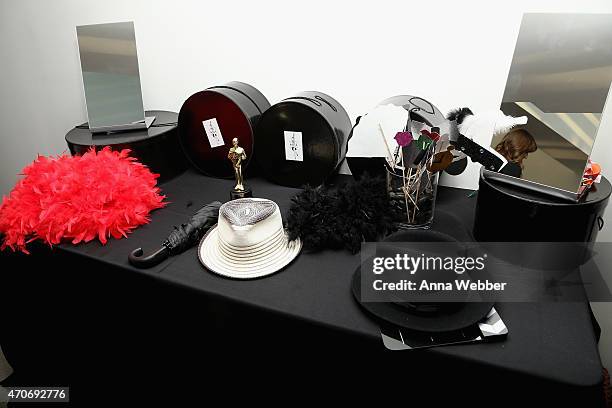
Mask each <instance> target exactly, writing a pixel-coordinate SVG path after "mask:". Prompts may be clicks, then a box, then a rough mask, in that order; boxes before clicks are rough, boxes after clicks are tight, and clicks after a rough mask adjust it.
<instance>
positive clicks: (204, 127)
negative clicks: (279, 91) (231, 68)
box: [178, 81, 270, 178]
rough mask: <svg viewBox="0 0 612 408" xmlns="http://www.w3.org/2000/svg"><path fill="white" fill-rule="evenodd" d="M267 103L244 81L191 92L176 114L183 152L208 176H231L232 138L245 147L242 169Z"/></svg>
mask: <svg viewBox="0 0 612 408" xmlns="http://www.w3.org/2000/svg"><path fill="white" fill-rule="evenodd" d="M269 107H270V103H269V102H268V100H267V99H266V97H265V96H264V95H263V94H262V93H261V92H259V90H257V89H256V88H255V87H253V86H251V85H249V84H246V83H243V82H236V81H234V82H229V83H227V84H225V85H219V86H213V87H210V88H208V89H205V90H203V91H200V92H197V93H195V94H193V95H191V96H190V97H189V98H187V100H186V101H185V102H184V103H183V106H182V107H181V110H180V112H179V118H178V132H179V140H180V142H181V146H182V148H183V150H184V152H185V155H186V156H187V158H188V159H189V161H190V162H191V164H192V165H193V166H194V167H195V168H196V169H198V170H200V171H201V172H202V173H204V174H206V175H208V176H213V177H219V178H232V177H233V176H234V170H233V168H232V164H231V162H230V161H229V160H228V159H227V152H228V150H229V148H230V147H231V146H232V139H233V138H238V143H239V145H240V146H241V147H243V148H244V150H245V153H246V155H247V159H246V160H245V162H243V169H246V168H247V166H248V164H249V162H250V160H251V158H252V156H253V147H254V146H253V145H254V140H255V133H254V129H255V126H256V125H257V122H258V121H259V119H260V117H261V115H262V113H263V112H265V110H266V109H268V108H269Z"/></svg>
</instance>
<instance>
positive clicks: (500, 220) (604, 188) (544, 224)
mask: <svg viewBox="0 0 612 408" xmlns="http://www.w3.org/2000/svg"><path fill="white" fill-rule="evenodd" d="M611 191H612V186H611V185H610V182H609V181H608V180H607V179H606V178H604V177H602V179H601V182H600V183H596V184H593V187H592V188H591V191H589V192H588V193H587V194H586V195H585V196H584V197H583V198H582V199H581V200H580V201H579V202H570V201H567V200H563V199H560V198H556V197H553V196H548V195H544V194H542V193H537V192H533V191H530V190H526V189H522V188H520V187H518V186H514V185H511V184H506V183H501V182H499V181H496V180H491V179H488V178H486V177H485V176H484V174H483V172H482V171H481V173H480V184H479V189H478V195H477V197H478V198H477V202H476V214H475V219H474V237H475V238H476V239H477V240H478V241H482V242H593V241H595V239H596V237H597V233H598V232H599V230H600V229H601V228H603V226H604V225H603V218H602V217H603V213H604V211H605V209H606V206H607V205H608V201H609V199H610V193H611Z"/></svg>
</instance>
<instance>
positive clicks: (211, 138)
mask: <svg viewBox="0 0 612 408" xmlns="http://www.w3.org/2000/svg"><path fill="white" fill-rule="evenodd" d="M202 126H204V131H205V132H206V137H208V143H209V144H210V147H211V148H213V149H214V148H215V147H219V146H223V145H224V144H225V142H224V141H223V135H222V134H221V129H219V124H218V123H217V118H212V119H208V120H204V121H202Z"/></svg>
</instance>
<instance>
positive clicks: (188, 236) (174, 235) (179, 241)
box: [128, 201, 221, 269]
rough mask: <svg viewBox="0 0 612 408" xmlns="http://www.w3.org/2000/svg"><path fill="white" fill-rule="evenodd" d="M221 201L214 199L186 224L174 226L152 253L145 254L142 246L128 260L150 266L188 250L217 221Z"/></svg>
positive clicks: (142, 266)
mask: <svg viewBox="0 0 612 408" xmlns="http://www.w3.org/2000/svg"><path fill="white" fill-rule="evenodd" d="M219 207H221V202H219V201H213V202H212V203H209V204H206V205H205V206H204V207H202V208H200V209H199V210H198V212H196V213H195V214H194V215H193V217H191V219H190V220H189V222H188V223H186V224H181V226H180V227H174V231H172V232H171V233H170V235H169V236H168V238H167V239H166V240H165V241H164V242H163V244H162V246H161V247H160V248H159V249H158V250H157V251H155V252H153V253H152V254H150V255H148V256H143V251H142V248H138V249H135V250H133V251H132V253H131V254H130V255H129V257H128V260H129V261H130V263H131V264H132V265H133V266H135V267H137V268H143V269H145V268H150V267H152V266H155V265H157V264H159V263H160V262H162V261H163V260H164V259H166V258H168V257H169V256H174V255H177V254H180V253H181V252H184V251H186V250H187V249H189V248H191V247H192V246H194V245H195V244H197V243H198V242H199V241H200V240H201V239H202V237H203V236H204V234H206V231H208V230H209V229H210V227H212V226H213V225H215V224H216V223H217V218H218V217H219Z"/></svg>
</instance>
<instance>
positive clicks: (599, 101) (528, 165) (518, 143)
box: [491, 13, 612, 198]
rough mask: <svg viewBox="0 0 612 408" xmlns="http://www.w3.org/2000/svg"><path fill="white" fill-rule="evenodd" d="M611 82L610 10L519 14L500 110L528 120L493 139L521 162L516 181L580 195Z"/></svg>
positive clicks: (510, 157)
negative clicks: (519, 23)
mask: <svg viewBox="0 0 612 408" xmlns="http://www.w3.org/2000/svg"><path fill="white" fill-rule="evenodd" d="M611 82H612V15H610V14H557V13H552V14H550V13H529V14H525V15H524V16H523V20H522V23H521V28H520V31H519V36H518V39H517V42H516V47H515V50H514V56H513V58H512V65H511V67H510V72H509V74H508V80H507V82H506V88H505V91H504V96H503V100H502V104H501V109H502V111H503V112H504V113H505V114H507V115H512V116H527V118H528V121H527V124H526V125H524V126H521V128H520V129H517V130H515V131H511V132H509V133H508V134H502V135H496V136H495V137H494V138H493V140H492V143H491V147H492V148H494V149H495V150H497V151H498V152H499V153H501V154H502V155H504V156H505V157H506V158H507V159H508V160H511V161H515V162H517V163H518V164H520V165H521V167H522V174H521V179H522V180H524V181H525V182H526V183H520V182H519V183H518V184H527V186H528V187H531V188H534V186H535V188H536V189H538V186H540V187H542V191H545V192H553V194H554V193H557V195H562V196H567V197H574V198H576V197H577V196H578V195H579V193H580V186H581V182H582V176H583V173H584V170H585V166H586V164H587V162H588V158H589V156H590V154H591V150H592V148H593V144H594V142H595V137H596V135H597V130H598V128H599V123H600V121H601V114H602V112H603V110H604V105H605V103H606V99H607V96H608V92H609V90H610V83H611ZM506 177H507V176H506ZM515 182H516V180H515ZM547 187H551V188H547ZM547 190H548V191H547Z"/></svg>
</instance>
